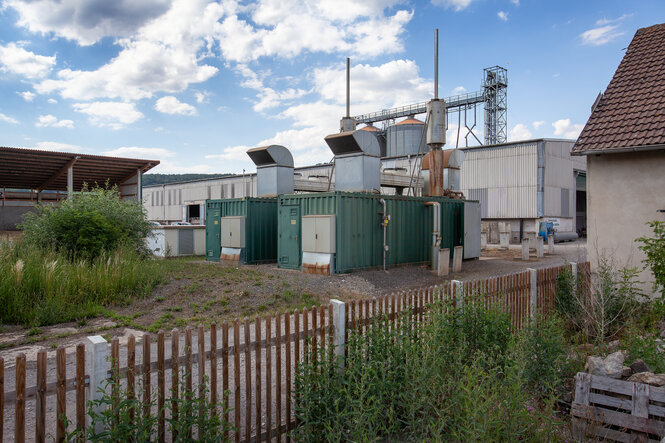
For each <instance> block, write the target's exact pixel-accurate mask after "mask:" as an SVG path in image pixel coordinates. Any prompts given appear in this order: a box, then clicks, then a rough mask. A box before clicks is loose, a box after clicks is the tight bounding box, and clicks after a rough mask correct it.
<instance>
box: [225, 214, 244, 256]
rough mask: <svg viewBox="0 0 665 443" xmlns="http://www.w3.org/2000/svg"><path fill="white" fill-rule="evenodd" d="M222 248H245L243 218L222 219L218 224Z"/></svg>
mask: <svg viewBox="0 0 665 443" xmlns="http://www.w3.org/2000/svg"><path fill="white" fill-rule="evenodd" d="M220 225H221V226H220V229H221V231H222V247H223V248H244V247H245V217H244V216H233V217H222V218H221V223H220Z"/></svg>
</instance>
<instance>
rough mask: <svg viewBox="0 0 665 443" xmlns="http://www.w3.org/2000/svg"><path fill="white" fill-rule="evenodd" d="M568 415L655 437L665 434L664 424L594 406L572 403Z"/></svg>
mask: <svg viewBox="0 0 665 443" xmlns="http://www.w3.org/2000/svg"><path fill="white" fill-rule="evenodd" d="M570 413H571V415H573V416H574V417H579V418H583V419H585V420H589V421H591V422H592V423H606V424H608V425H613V426H621V427H623V428H627V429H631V430H634V431H638V432H646V433H649V434H656V435H663V434H664V433H665V422H661V421H656V420H649V419H648V418H644V417H635V416H633V415H628V414H624V413H621V412H615V411H611V410H609V409H603V408H599V407H596V406H586V405H581V404H578V403H573V404H572V406H571V409H570Z"/></svg>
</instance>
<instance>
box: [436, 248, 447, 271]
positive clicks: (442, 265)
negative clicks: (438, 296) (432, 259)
mask: <svg viewBox="0 0 665 443" xmlns="http://www.w3.org/2000/svg"><path fill="white" fill-rule="evenodd" d="M448 274H450V249H448V248H445V249H439V267H438V270H437V275H438V276H439V277H446V276H448Z"/></svg>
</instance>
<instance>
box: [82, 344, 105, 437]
mask: <svg viewBox="0 0 665 443" xmlns="http://www.w3.org/2000/svg"><path fill="white" fill-rule="evenodd" d="M86 341H87V343H86V347H85V351H86V354H87V355H86V360H87V362H88V375H89V376H90V385H89V386H88V392H87V395H86V397H87V399H88V401H95V400H99V399H100V398H102V397H103V396H104V392H103V389H104V388H105V387H106V385H105V382H106V379H107V375H108V368H107V365H108V359H109V348H108V342H107V341H106V340H105V339H104V337H102V336H101V335H94V336H91V337H88V338H87V340H86ZM92 409H93V411H94V412H95V413H96V414H100V415H101V414H102V413H103V412H104V409H106V407H105V406H104V405H101V404H97V405H95V406H93V408H92ZM88 420H90V418H89V417H88ZM103 430H104V424H103V423H102V422H101V421H100V422H98V423H97V426H96V427H95V432H101V431H103Z"/></svg>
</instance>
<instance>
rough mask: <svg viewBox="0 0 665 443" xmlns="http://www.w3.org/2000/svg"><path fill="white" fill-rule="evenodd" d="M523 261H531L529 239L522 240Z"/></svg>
mask: <svg viewBox="0 0 665 443" xmlns="http://www.w3.org/2000/svg"><path fill="white" fill-rule="evenodd" d="M522 260H524V261H529V239H526V238H525V239H522Z"/></svg>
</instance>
